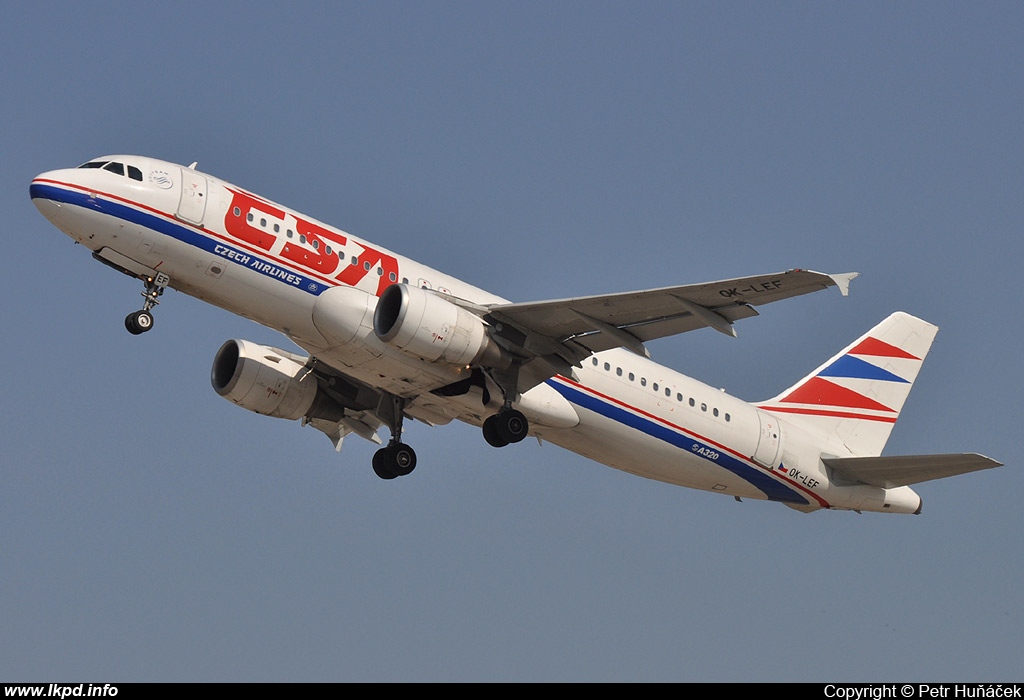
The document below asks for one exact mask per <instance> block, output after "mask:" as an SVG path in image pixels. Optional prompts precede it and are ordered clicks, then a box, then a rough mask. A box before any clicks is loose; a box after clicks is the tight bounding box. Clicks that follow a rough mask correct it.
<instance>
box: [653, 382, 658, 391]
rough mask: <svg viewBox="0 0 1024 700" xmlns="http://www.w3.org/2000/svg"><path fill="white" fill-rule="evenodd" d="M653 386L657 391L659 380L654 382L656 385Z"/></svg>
mask: <svg viewBox="0 0 1024 700" xmlns="http://www.w3.org/2000/svg"><path fill="white" fill-rule="evenodd" d="M653 388H654V390H655V391H657V390H658V382H654V387H653Z"/></svg>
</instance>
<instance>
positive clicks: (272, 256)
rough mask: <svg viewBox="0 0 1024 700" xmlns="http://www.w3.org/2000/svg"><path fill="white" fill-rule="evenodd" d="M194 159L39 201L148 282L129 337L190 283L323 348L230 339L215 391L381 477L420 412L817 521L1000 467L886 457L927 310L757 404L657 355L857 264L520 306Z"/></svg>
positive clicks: (53, 219)
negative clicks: (668, 342)
mask: <svg viewBox="0 0 1024 700" xmlns="http://www.w3.org/2000/svg"><path fill="white" fill-rule="evenodd" d="M196 165H197V164H196V163H192V164H191V165H189V166H187V167H185V166H181V165H176V164H174V163H170V162H166V161H163V160H158V159H155V158H150V157H143V156H133V155H111V156H103V157H100V158H96V159H92V160H89V161H87V162H86V163H84V164H82V165H80V166H78V167H75V168H65V169H58V170H52V171H49V172H44V173H42V174H40V175H39V176H37V177H36V178H34V179H33V180H32V182H31V185H30V195H31V199H32V201H33V203H34V204H35V206H36V207H37V208H38V209H39V211H40V212H41V213H42V215H43V216H44V217H46V218H47V219H48V220H49V221H50V223H52V224H53V225H54V226H56V227H57V228H58V229H60V230H61V231H62V232H64V233H65V234H67V235H68V236H70V237H71V238H72V239H73V240H74V241H75V242H76V243H80V244H82V245H84V246H85V247H86V248H88V249H89V250H91V251H92V256H93V257H94V258H95V259H96V260H98V261H100V262H102V263H104V264H106V265H108V266H110V267H112V268H114V269H115V270H118V271H120V272H122V273H125V274H127V275H128V276H130V277H134V278H137V279H138V280H141V281H142V283H143V292H142V296H143V305H142V308H141V309H140V310H138V311H134V312H132V313H130V314H129V315H128V316H127V317H126V318H125V327H126V329H127V330H128V331H129V332H130V333H132V334H136V335H138V334H141V333H144V332H148V331H150V330H151V329H152V327H153V308H154V307H155V306H156V305H157V304H158V303H159V302H160V299H161V297H162V295H163V293H164V292H165V291H166V290H167V289H168V288H171V289H175V290H178V291H180V292H184V293H185V294H189V295H192V296H194V297H196V298H199V299H202V300H204V301H206V302H209V303H210V304H213V305H216V306H218V307H221V308H223V309H226V310H228V311H230V312H233V313H236V314H239V315H241V316H244V317H246V318H249V319H252V320H254V321H256V322H258V323H260V324H262V325H264V326H267V327H269V328H273V329H275V330H277V331H279V332H281V333H282V334H284V335H285V336H287V337H288V338H289V339H290V340H291V341H292V342H293V343H294V344H295V345H296V346H298V348H301V350H302V351H304V352H305V353H306V354H302V353H299V352H294V351H290V350H284V349H280V348H274V347H269V346H264V345H260V344H257V343H254V342H252V341H248V340H242V339H232V340H228V341H227V342H225V343H224V344H223V345H222V346H221V347H220V349H219V350H218V351H217V353H216V355H215V357H214V360H213V366H212V369H211V383H212V385H213V389H214V390H215V391H216V392H217V393H218V394H219V395H221V396H223V397H224V398H225V399H227V400H229V401H231V402H232V403H234V404H236V405H238V406H241V407H242V408H245V409H248V410H250V411H254V412H256V413H259V414H262V415H265V416H271V417H276V418H282V419H286V420H293V421H295V420H297V421H301V423H302V425H308V426H311V427H313V428H315V429H317V430H319V431H321V432H323V433H324V434H326V435H327V437H328V438H330V440H331V441H332V443H333V444H334V447H335V449H336V450H339V451H340V449H341V446H342V441H343V439H344V438H345V437H346V436H347V435H350V434H353V433H354V434H356V435H357V436H359V437H362V438H365V439H367V440H371V441H373V442H374V443H376V444H377V445H380V448H379V449H378V450H377V451H376V452H375V453H374V455H373V459H372V467H373V470H374V472H375V473H376V474H377V476H379V477H380V478H382V479H394V478H397V477H400V476H407V475H408V474H410V473H411V472H412V471H413V469H414V468H415V467H416V464H417V457H416V453H415V451H414V450H413V449H412V447H410V446H409V445H407V444H405V443H404V442H403V441H402V438H403V435H404V424H405V420H406V419H413V420H418V421H421V422H424V423H426V424H428V425H432V426H437V425H444V424H447V423H450V422H451V421H453V420H458V421H462V422H465V423H468V424H472V425H475V426H478V427H479V428H481V430H482V432H483V437H484V439H485V440H486V441H487V442H488V443H489V444H490V445H492V446H494V447H505V446H507V445H510V444H513V443H518V442H520V441H522V440H523V439H524V438H526V437H527V436H528V435H533V436H534V437H535V438H536V439H537V440H538V441H540V442H541V443H542V444H543V442H544V441H547V442H550V443H553V444H555V445H558V446H560V447H563V448H566V449H569V450H572V451H573V452H576V453H578V454H580V455H583V456H585V457H588V458H590V459H593V460H595V461H597V462H600V463H602V464H605V465H607V466H609V467H613V468H615V469H619V470H622V471H624V472H628V473H631V474H635V475H639V476H642V477H646V478H649V479H654V480H657V481H661V482H666V483H669V484H676V485H679V486H685V487H689V488H693V489H701V490H705V491H710V492H713V493H721V494H726V495H730V496H733V497H734V498H735V499H736V500H737V501H742V500H743V499H758V500H769V501H777V502H780V503H783V504H785V505H786V506H789V507H791V508H793V509H795V510H798V511H802V512H813V511H818V510H823V509H829V510H851V511H856V512H858V513H860V512H864V511H870V512H880V513H912V514H918V513H920V512H921V507H922V501H921V498H920V496H919V495H918V494H917V493H916V492H915V491H914V490H913V489H911V488H910V486H911V485H912V484H917V483H920V482H923V481H927V480H931V479H938V478H944V477H949V476H954V475H957V474H964V473H968V472H973V471H977V470H982V469H989V468H993V467H998V466H1002V464H1001V463H1000V462H998V461H996V460H994V459H990V458H989V457H986V456H983V455H981V454H977V453H963V454H938V455H912V456H883V455H882V450H883V448H884V446H885V443H886V441H887V440H888V438H889V435H890V433H891V431H892V429H893V427H894V425H895V423H896V420H897V419H898V418H899V415H900V412H901V410H902V408H903V405H904V402H905V401H906V399H907V396H908V394H909V392H910V389H911V387H912V386H913V384H914V381H915V379H916V378H917V375H918V372H919V370H920V368H921V364H922V362H923V360H924V359H925V356H926V355H927V353H928V351H929V349H930V347H931V344H932V340H933V339H934V337H935V334H936V332H937V330H938V329H937V327H936V326H934V325H932V324H930V323H928V322H926V321H923V320H921V319H919V318H916V317H914V316H911V315H910V314H907V313H904V312H896V313H893V314H892V315H890V316H889V317H887V318H885V319H884V320H882V321H881V322H880V323H878V324H877V325H876V326H875V327H873V328H871V329H870V330H869V331H867V332H866V333H865V334H863V335H862V336H860V337H859V338H857V339H855V340H854V341H853V342H852V343H850V344H849V345H847V346H846V347H845V348H843V349H842V350H840V351H839V352H838V353H837V354H836V355H834V356H833V357H831V358H830V359H828V360H827V361H825V362H824V363H823V364H822V365H821V366H819V367H818V368H817V369H815V370H814V371H812V372H810V373H809V374H808V375H807V376H806V377H804V378H803V379H801V380H800V381H798V382H797V383H796V384H794V385H793V386H792V387H790V388H788V389H785V390H783V391H782V392H780V393H779V394H778V395H776V396H775V397H773V398H770V399H767V400H764V401H758V402H753V403H751V402H747V401H744V400H742V399H739V398H736V397H733V396H730V395H729V394H727V393H725V392H724V391H722V390H717V389H714V388H712V387H710V386H708V385H706V384H704V383H702V382H700V381H698V380H696V379H692V378H690V377H687V376H685V375H683V374H681V373H679V372H677V371H675V370H673V369H670V368H668V367H665V366H662V365H659V364H657V363H656V362H654V361H653V360H652V359H651V357H650V353H649V352H648V350H647V348H646V346H645V343H646V342H647V341H651V340H654V339H657V338H662V337H666V336H670V335H675V334H678V333H684V332H687V331H692V330H696V329H699V328H712V329H714V330H716V331H719V332H721V333H723V334H725V335H728V336H735V335H736V332H735V329H734V323H735V322H736V321H739V320H741V319H745V318H749V317H751V316H757V315H759V314H758V310H757V308H758V307H761V306H763V305H765V304H768V303H771V302H775V301H780V300H782V299H788V298H791V297H795V296H799V295H803V294H808V293H811V292H815V291H819V290H823V289H827V288H830V287H837V288H838V290H839V291H840V292H841V294H842V295H843V296H846V295H847V294H848V292H849V286H850V282H851V280H852V279H853V278H854V277H856V276H857V273H844V274H824V273H819V272H814V271H810V270H805V269H790V270H786V271H784V272H779V273H773V274H760V275H753V276H750V277H742V278H736V279H727V280H721V281H717V282H708V283H701V284H688V285H681V286H673V287H664V288H658V289H650V290H643V291H635V292H626V293H616V294H600V295H595V296H583V297H574V298H566V299H556V300H547V301H537V302H510V301H508V300H506V299H503V298H501V297H499V296H496V295H494V294H491V293H489V292H486V291H484V290H483V289H479V288H477V287H475V286H472V285H470V284H468V283H466V282H463V281H461V280H459V279H456V278H454V277H451V276H449V275H446V274H444V273H442V272H439V271H438V270H434V269H431V268H430V267H427V266H425V265H422V264H420V263H417V262H415V261H413V260H411V259H409V258H406V257H403V256H401V255H398V254H396V253H394V252H391V251H390V250H387V249H385V248H382V247H380V246H378V245H376V244H374V243H371V242H370V241H367V240H365V239H363V238H360V237H358V236H354V235H352V234H350V233H347V232H344V231H341V230H339V229H337V228H334V227H332V226H329V225H327V224H325V223H322V222H320V221H317V220H315V219H313V218H311V217H308V216H305V215H303V214H301V213H299V212H297V211H294V210H292V209H289V208H287V207H285V206H282V205H280V204H277V203H275V202H272V201H271V200H269V199H265V198H263V197H261V196H259V195H256V194H254V193H252V192H249V191H248V190H245V189H243V188H241V187H239V186H237V185H233V184H231V183H228V182H225V181H222V180H220V179H218V178H216V177H214V176H212V175H209V174H206V173H203V172H200V171H199V170H197V169H196ZM381 429H386V430H387V431H388V432H389V433H390V439H389V440H388V442H387V444H385V443H384V441H383V440H382V438H381V437H380V435H379V434H378V433H379V432H380V431H381Z"/></svg>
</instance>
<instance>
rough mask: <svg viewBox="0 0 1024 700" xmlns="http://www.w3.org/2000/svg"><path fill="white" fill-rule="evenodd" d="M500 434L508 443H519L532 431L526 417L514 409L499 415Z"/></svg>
mask: <svg viewBox="0 0 1024 700" xmlns="http://www.w3.org/2000/svg"><path fill="white" fill-rule="evenodd" d="M497 418H498V434H499V435H501V437H503V438H504V439H505V440H507V441H508V442H519V441H521V440H522V439H523V438H525V437H526V434H527V433H528V432H529V431H530V423H529V421H527V420H526V416H524V415H523V414H522V413H520V412H519V411H517V410H516V409H514V408H510V409H509V410H507V411H501V412H499V413H498V416H497Z"/></svg>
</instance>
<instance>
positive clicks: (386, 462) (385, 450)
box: [373, 395, 416, 479]
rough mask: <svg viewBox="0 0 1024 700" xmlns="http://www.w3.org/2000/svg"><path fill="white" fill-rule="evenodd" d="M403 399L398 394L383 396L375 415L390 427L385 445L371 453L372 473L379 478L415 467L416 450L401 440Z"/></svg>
mask: <svg viewBox="0 0 1024 700" xmlns="http://www.w3.org/2000/svg"><path fill="white" fill-rule="evenodd" d="M404 408H405V399H403V398H401V397H400V396H393V395H388V396H385V397H384V398H383V399H382V400H381V402H380V406H379V408H378V410H377V415H378V416H380V417H381V419H382V420H384V422H385V423H387V424H388V427H389V428H391V440H390V441H389V442H388V444H387V447H382V448H380V449H379V450H377V451H376V452H374V453H373V473H374V474H376V475H377V476H379V477H380V478H381V479H394V478H395V477H398V476H407V475H409V474H411V473H412V470H413V469H415V468H416V452H415V450H413V449H412V448H411V447H409V446H408V445H406V444H405V443H404V442H402V421H403V418H404V415H403V410H404Z"/></svg>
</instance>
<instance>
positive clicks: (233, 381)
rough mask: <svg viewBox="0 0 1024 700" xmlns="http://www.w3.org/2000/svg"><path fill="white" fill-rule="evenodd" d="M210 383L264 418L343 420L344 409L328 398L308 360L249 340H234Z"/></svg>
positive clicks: (216, 365) (226, 346) (222, 353)
mask: <svg viewBox="0 0 1024 700" xmlns="http://www.w3.org/2000/svg"><path fill="white" fill-rule="evenodd" d="M210 382H211V383H212V384H213V388H214V390H215V391H216V392H217V393H218V394H220V395H221V396H223V397H224V398H225V399H227V400H228V401H230V402H231V403H234V404H237V405H238V406H241V407H242V408H245V409H248V410H250V411H253V412H255V413H259V414H262V415H264V416H272V417H274V418H285V419H287V420H298V419H299V418H302V417H303V416H306V417H309V418H322V419H325V420H331V421H338V420H341V418H342V417H343V415H344V408H342V407H341V405H340V404H338V402H337V401H335V400H334V399H332V398H331V397H330V396H328V395H327V394H325V393H324V392H323V391H322V390H321V389H320V387H319V385H318V383H317V379H316V376H315V375H313V374H312V373H311V372H309V371H308V369H307V368H306V358H305V357H302V356H301V355H295V354H293V353H290V352H287V351H285V350H279V349H277V348H272V347H268V346H266V345H258V344H257V343H253V342H250V341H248V340H229V341H227V342H226V343H224V344H223V345H222V346H221V347H220V350H218V351H217V356H216V357H215V358H214V360H213V369H212V370H211V372H210Z"/></svg>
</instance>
